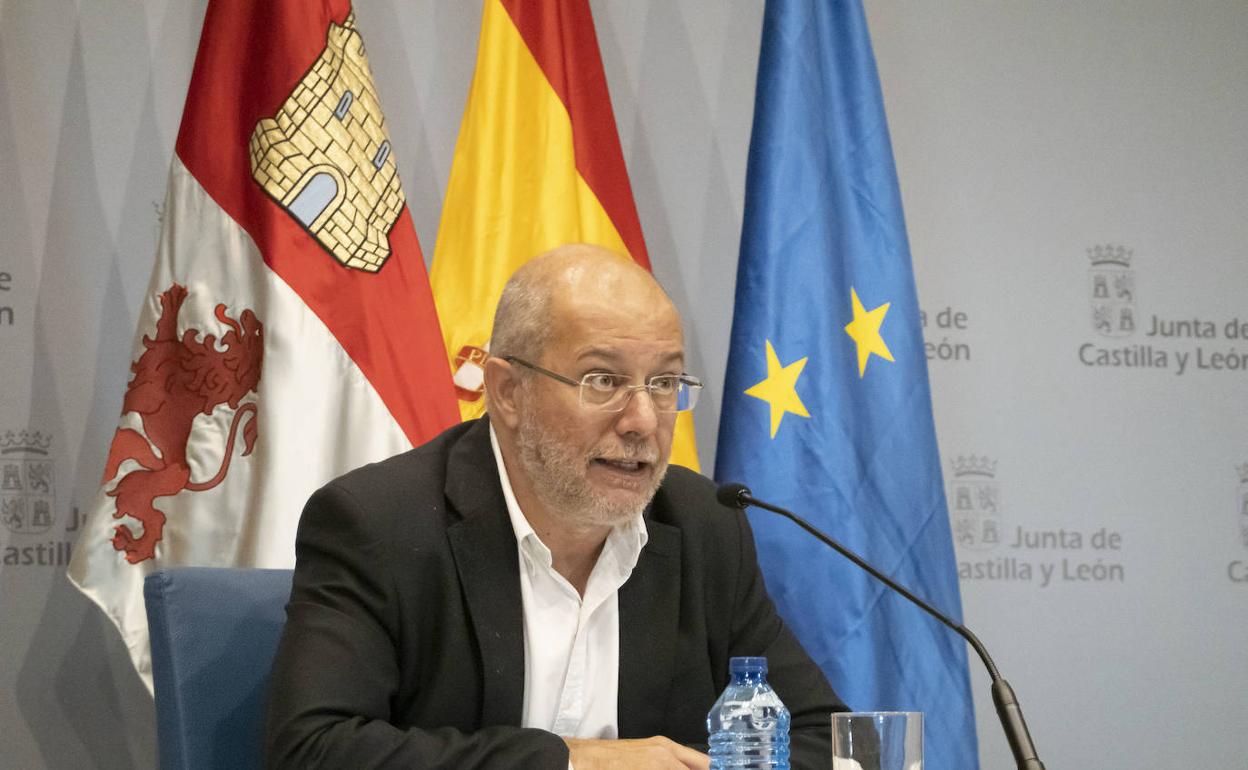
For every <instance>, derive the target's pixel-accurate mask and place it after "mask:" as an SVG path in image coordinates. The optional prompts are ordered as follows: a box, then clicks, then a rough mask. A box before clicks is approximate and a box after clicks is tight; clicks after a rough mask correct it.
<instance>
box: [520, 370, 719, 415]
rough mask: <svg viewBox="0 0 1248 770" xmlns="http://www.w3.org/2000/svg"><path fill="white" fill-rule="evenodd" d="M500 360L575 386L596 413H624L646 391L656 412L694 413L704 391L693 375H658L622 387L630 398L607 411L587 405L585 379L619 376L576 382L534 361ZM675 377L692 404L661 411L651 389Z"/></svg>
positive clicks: (592, 374) (579, 398)
mask: <svg viewBox="0 0 1248 770" xmlns="http://www.w3.org/2000/svg"><path fill="white" fill-rule="evenodd" d="M499 358H500V359H502V360H503V361H506V362H507V363H509V364H520V365H521V366H523V367H525V368H526V369H532V370H533V371H535V372H537V373H538V374H544V375H546V376H547V377H549V378H551V379H552V380H555V381H557V382H562V383H563V384H564V385H571V386H573V387H574V388H576V389H577V391H578V392H577V401H578V402H579V403H580V405H581V407H582V408H584V409H590V410H593V411H595V412H608V413H614V412H622V411H624V410H625V409H627V408H628V403H629V402H630V401H632V400H633V394H634V393H636V392H637V391H639V390H644V391H646V395H648V396H650V404H651V405H652V406H653V407H654V411H656V412H659V413H661V414H680V413H681V412H682V411H685V412H691V411H693V407H694V405H696V404H697V401H698V396H697V393H699V392H700V391H701V390H702V381H701V380H699V379H698V378H697V377H694V376H693V375H691V374H684V373H681V374H677V375H671V374H656V375H655V376H653V377H651V378H650V379H648V380H646V382H645V384H643V385H621V386H620V387H621V388H622V389H623V390H626V391H628V396H627V397H625V398H624V399H622V400H621V401H620V408H619V409H606V408H604V407H601V406H597V405H594V404H587V403H585V387H586V386H585V379H586V378H588V377H592V376H594V374H612V376H619V375H615V374H613V373H611V372H592V373H590V374H587V375H585V377H582V378H581V379H579V380H574V379H572V378H571V377H565V376H564V375H562V374H559V373H558V372H552V371H551V370H549V369H546V368H545V367H541V366H538V365H537V364H535V363H533V362H532V361H526V360H524V359H523V358H520V357H519V356H499ZM673 376H674V377H675V378H676V380H677V381H678V382H679V383H680V384H681V385H684V386H685V387H687V388H688V389H689V392H690V398H689V400H690V402H692V403H691V405H690V406H689V408H688V409H683V410H681V409H660V408H659V405H658V403H657V402H656V401H655V400H654V393H653V392H652V391H651V388H653V387H654V385H653V382H654V380H656V379H658V378H660V377H673Z"/></svg>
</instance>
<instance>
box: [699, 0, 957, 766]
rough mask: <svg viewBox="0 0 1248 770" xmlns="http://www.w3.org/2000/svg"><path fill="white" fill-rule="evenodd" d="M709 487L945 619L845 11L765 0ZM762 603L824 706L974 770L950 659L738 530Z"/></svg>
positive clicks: (899, 292)
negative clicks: (822, 534) (841, 550)
mask: <svg viewBox="0 0 1248 770" xmlns="http://www.w3.org/2000/svg"><path fill="white" fill-rule="evenodd" d="M715 475H716V477H717V478H718V479H719V480H720V481H721V482H728V481H740V482H742V483H744V484H747V485H748V486H750V487H751V488H752V489H753V491H754V494H755V496H757V497H759V498H760V499H765V500H768V501H771V502H775V503H777V504H779V505H782V506H785V507H787V508H790V509H792V510H794V511H795V512H797V513H798V514H800V515H803V516H806V517H807V518H809V519H810V520H811V521H812V522H813V523H814V524H815V525H816V526H819V527H821V528H823V529H825V530H827V531H829V532H830V533H831V534H832V535H833V537H836V538H837V539H839V540H841V541H842V542H843V543H845V544H846V545H847V546H848V547H850V548H851V549H853V550H855V551H857V552H858V553H860V554H862V555H863V556H864V557H866V558H867V559H868V560H870V561H872V562H874V563H875V564H877V565H879V566H880V567H881V568H882V569H884V570H885V571H886V572H888V573H889V574H890V575H891V576H892V577H893V578H895V579H896V580H898V581H900V582H901V583H902V584H903V585H906V586H908V587H910V588H911V589H913V590H914V591H916V592H917V593H918V594H920V595H921V596H924V597H926V598H927V599H928V600H929V601H930V602H931V603H933V604H934V605H936V606H937V607H938V608H940V609H941V610H943V611H945V612H946V613H948V614H950V615H952V616H953V617H955V618H959V617H960V616H961V600H960V598H959V594H958V580H957V572H956V564H955V561H954V553H953V541H952V538H951V536H950V530H949V517H948V513H947V511H946V508H945V499H944V491H943V485H942V481H941V474H940V460H939V456H938V454H937V449H936V435H935V428H934V426H933V423H932V410H931V394H930V390H929V388H928V382H927V364H926V359H925V355H924V346H923V336H922V329H921V323H920V318H919V306H918V299H917V297H916V294H915V288H914V275H913V272H912V270H911V266H910V250H909V245H908V244H907V242H906V231H905V224H904V221H903V218H902V210H901V197H900V194H899V192H898V189H897V174H896V171H895V169H894V166H893V157H892V150H891V148H890V145H889V138H888V128H887V126H886V124H885V119H884V107H883V103H882V100H881V96H880V86H879V77H878V75H877V74H876V69H875V60H874V57H873V55H872V52H871V43H870V39H869V37H868V34H867V26H866V19H865V18H864V15H863V11H862V8H861V6H860V4H859V2H858V0H769V1H768V3H767V8H766V12H765V17H764V22H763V42H762V51H761V54H760V60H759V66H758V85H757V97H756V101H755V107H754V128H753V134H752V136H751V139H750V157H749V169H748V174H747V182H746V199H745V221H744V229H743V232H742V235H741V259H740V263H739V265H738V272H737V297H736V310H735V317H734V318H733V324H732V346H731V351H730V354H729V357H728V371H727V377H726V385H725V392H724V402H723V417H722V421H721V424H720V430H719V451H718V457H717V462H716V468H715ZM750 516H751V522H752V524H753V527H754V532H755V536H756V538H757V540H758V545H759V558H760V560H761V562H762V565H763V571H764V573H765V575H766V578H767V587H768V589H769V590H770V592H771V595H772V597H773V598H774V599H775V601H776V603H777V605H778V606H779V608H780V612H781V614H782V615H783V616H784V617H785V619H786V620H787V622H788V623H789V625H790V626H791V627H793V629H794V630H795V632H796V633H797V635H798V637H799V638H800V639H801V640H802V642H803V644H804V645H805V646H806V649H807V650H808V651H809V652H810V653H811V655H812V656H813V657H814V658H815V660H816V662H817V663H818V664H819V665H820V666H821V667H822V668H823V670H824V671H825V672H826V673H827V675H828V678H829V679H830V680H831V682H832V684H833V686H834V687H836V688H837V691H838V693H839V694H840V695H841V697H842V698H843V699H844V700H845V701H846V702H847V703H848V704H849V705H850V706H851V707H852V708H855V709H858V710H917V711H922V712H924V716H925V721H926V741H927V747H926V748H927V750H926V755H927V756H926V759H927V764H926V766H927V767H929V768H934V770H942V769H944V768H947V769H948V770H967V768H976V767H978V754H977V748H976V740H975V718H974V712H973V707H972V702H971V694H970V686H969V683H968V680H967V668H966V647H965V645H964V643H963V641H962V640H961V639H960V638H959V637H957V636H956V635H954V634H953V633H951V632H950V631H949V630H948V629H946V628H945V627H944V626H942V625H940V624H939V623H937V622H936V621H935V620H933V619H931V618H930V617H928V616H927V615H925V614H924V613H923V612H922V611H921V610H919V609H918V608H916V607H914V606H912V605H911V604H909V603H908V602H906V601H905V600H904V599H902V598H900V597H898V596H894V595H892V594H891V593H889V592H888V590H887V589H885V588H884V587H883V586H882V585H880V584H878V583H876V582H875V581H874V580H873V579H872V578H870V577H869V576H867V575H866V574H864V573H862V572H860V571H859V570H858V568H857V567H854V566H853V565H852V564H850V563H849V562H848V561H846V560H845V559H842V558H841V557H840V556H837V555H836V554H834V553H831V552H829V551H827V550H826V549H825V548H824V546H823V545H821V544H819V543H818V542H817V541H815V540H813V539H812V538H811V537H809V536H808V535H806V534H805V533H803V532H802V531H800V530H799V529H798V528H797V527H795V526H793V525H792V524H790V523H788V522H787V521H785V520H783V519H779V518H776V517H774V516H773V515H772V514H769V513H765V512H759V511H754V512H751V514H750Z"/></svg>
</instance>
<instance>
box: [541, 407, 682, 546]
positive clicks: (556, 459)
mask: <svg viewBox="0 0 1248 770" xmlns="http://www.w3.org/2000/svg"><path fill="white" fill-rule="evenodd" d="M516 444H517V447H518V448H519V450H520V464H521V465H522V466H523V467H524V470H525V472H526V473H527V474H528V475H529V479H530V480H531V481H532V482H533V490H534V492H535V493H536V494H537V496H538V498H539V499H540V500H541V502H542V504H543V505H544V506H546V508H547V509H549V510H550V511H551V512H552V513H556V514H557V515H559V517H560V518H562V519H563V520H565V521H568V522H573V523H576V524H582V525H588V526H606V527H614V526H617V525H620V524H624V523H626V522H628V521H630V520H632V519H634V518H636V517H638V516H640V515H641V513H642V511H644V510H645V509H646V506H647V505H649V504H650V500H651V499H652V498H653V497H654V493H655V492H657V491H658V489H659V485H660V484H661V483H662V481H663V476H664V475H665V474H666V473H667V466H666V464H665V465H663V466H662V467H659V468H658V472H657V473H655V474H654V476H653V478H652V480H651V481H650V484H649V487H648V488H645V489H642V490H640V491H639V492H638V493H637V494H636V495H635V496H634V498H633V499H632V500H628V499H624V500H621V499H619V498H612V497H609V496H607V495H603V494H600V493H598V492H596V491H595V490H594V488H593V487H592V486H590V483H589V480H588V479H587V478H586V477H585V472H586V470H587V469H588V467H589V461H590V457H591V456H594V455H593V454H589V455H577V454H576V453H575V452H574V451H573V450H572V449H570V448H569V447H568V444H567V442H566V441H562V440H561V439H560V438H559V436H558V435H557V434H555V433H553V432H551V431H550V430H548V429H547V428H546V427H545V425H543V424H542V422H541V421H540V420H538V419H537V418H536V415H534V414H533V413H532V412H530V411H528V410H522V412H521V415H520V424H519V425H518V426H517V430H516ZM622 454H623V456H622V457H620V458H619V459H639V460H646V461H649V462H651V463H655V462H657V459H658V458H656V457H653V456H652V453H650V452H648V451H647V450H646V449H645V447H643V446H641V445H628V444H626V445H625V446H624V447H623V453H622Z"/></svg>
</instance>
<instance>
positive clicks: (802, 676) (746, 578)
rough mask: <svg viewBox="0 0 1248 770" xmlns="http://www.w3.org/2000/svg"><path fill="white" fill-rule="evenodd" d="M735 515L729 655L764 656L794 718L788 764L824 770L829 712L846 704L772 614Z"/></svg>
mask: <svg viewBox="0 0 1248 770" xmlns="http://www.w3.org/2000/svg"><path fill="white" fill-rule="evenodd" d="M735 514H736V520H737V530H738V535H739V537H738V542H739V543H740V554H739V562H738V564H739V568H738V572H737V575H738V580H737V587H736V596H735V600H734V605H735V611H734V612H733V613H732V618H733V622H732V627H731V635H732V643H731V650H732V652H731V653H730V654H731V655H733V656H736V655H764V656H766V657H767V669H768V671H767V681H768V682H770V683H771V686H772V687H773V688H774V689H775V690H776V693H777V694H778V695H779V696H780V700H782V701H783V702H784V705H785V706H787V707H788V709H789V713H790V715H791V716H792V720H793V721H792V724H791V726H790V728H789V746H790V749H791V752H792V757H791V764H792V766H793V768H794V769H795V770H798V769H799V768H800V769H802V770H805V769H806V768H810V769H811V770H814V769H815V768H817V769H818V770H823V769H824V768H826V767H828V764H829V763H830V762H831V761H832V760H831V757H832V726H831V714H832V712H833V711H848V710H849V708H848V707H847V706H846V705H845V704H844V703H842V702H841V700H840V698H838V697H837V695H836V693H835V692H834V691H833V689H832V687H831V685H829V684H828V680H827V677H825V676H824V674H823V671H821V670H820V669H819V667H818V666H817V665H815V662H814V661H812V660H811V659H810V656H809V655H807V654H806V650H804V649H803V648H802V645H801V643H800V642H798V640H797V637H796V636H794V635H793V632H792V631H790V630H789V628H788V626H786V625H785V623H784V621H783V620H782V619H781V618H780V615H779V614H778V613H777V612H776V608H775V605H774V604H772V602H771V597H770V596H768V594H767V588H766V586H765V584H764V582H763V574H762V571H761V570H760V569H759V566H758V556H757V553H756V551H755V547H754V536H753V534H752V531H751V529H750V525H749V521H748V520H747V519H746V517H745V514H744V513H742V512H741V511H736V512H735Z"/></svg>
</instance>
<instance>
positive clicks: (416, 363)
mask: <svg viewBox="0 0 1248 770" xmlns="http://www.w3.org/2000/svg"><path fill="white" fill-rule="evenodd" d="M350 12H351V6H350V3H349V2H346V1H345V0H324V2H321V3H314V4H299V3H277V2H258V3H250V2H248V3H221V2H215V3H210V4H209V8H208V18H206V19H205V22H204V30H205V33H204V35H203V37H202V39H201V40H200V47H199V52H198V54H197V55H196V59H195V68H194V72H193V74H192V76H191V84H190V88H189V91H188V94H187V101H186V108H185V110H184V112H183V117H182V126H181V130H180V131H179V134H178V141H177V154H178V157H179V158H180V159H181V160H182V163H183V164H184V165H185V166H186V167H187V169H189V170H190V172H191V173H192V174H194V175H195V177H196V179H197V180H198V181H199V183H200V184H201V185H202V186H203V188H204V189H205V190H206V191H207V193H208V194H209V195H210V196H211V197H212V198H213V200H214V201H216V203H217V204H218V205H219V206H221V208H222V209H223V210H224V211H225V212H226V213H227V214H228V215H229V216H230V217H231V218H233V219H234V220H235V221H236V222H238V224H239V225H240V226H241V227H242V228H243V229H244V230H246V231H247V233H248V234H249V235H250V236H251V237H252V239H253V240H254V241H255V243H256V246H257V247H258V248H259V250H260V252H261V254H262V255H263V256H264V261H265V263H266V264H267V265H268V266H269V267H270V268H271V269H272V270H273V271H274V272H276V273H277V275H278V276H280V277H281V278H282V279H283V280H284V281H286V283H287V284H289V285H290V287H291V288H292V289H294V290H295V292H296V293H298V295H299V296H300V297H301V298H302V299H303V301H304V302H305V303H307V305H308V306H309V308H311V310H312V311H313V312H314V313H316V315H317V316H318V317H319V318H320V319H321V320H322V321H323V322H324V323H325V325H326V326H327V327H328V328H329V330H330V331H331V333H333V335H334V336H335V338H336V339H337V340H338V341H339V343H340V344H341V345H342V347H343V349H344V350H345V351H346V352H347V355H349V356H350V357H351V359H352V360H353V361H354V362H355V363H356V365H357V366H359V368H360V370H361V371H362V372H363V373H364V375H365V376H366V377H367V378H368V380H369V382H370V383H371V384H372V385H373V387H374V388H375V389H376V391H377V393H378V395H379V396H380V397H381V399H382V401H383V402H384V403H385V404H386V406H387V408H388V409H389V410H390V412H391V414H392V415H393V416H394V418H395V420H396V421H397V422H398V424H399V425H400V427H401V428H402V429H403V431H404V433H405V434H406V435H407V437H408V438H409V440H411V441H412V443H413V444H419V443H422V442H423V441H425V440H427V439H428V438H430V437H432V436H434V435H436V434H437V433H438V432H439V431H441V430H442V429H443V428H445V427H447V426H448V425H452V424H454V423H456V422H458V421H459V414H458V410H457V408H456V402H455V395H454V391H453V388H452V385H451V380H450V371H449V365H448V363H447V356H446V353H445V347H444V345H443V342H442V337H441V334H440V332H439V327H438V321H437V314H436V311H435V309H434V304H433V297H432V295H431V293H430V291H429V285H428V279H427V276H426V272H425V263H424V259H423V257H422V256H421V252H420V244H419V241H418V239H417V237H416V231H415V228H414V227H413V225H412V221H411V217H410V215H409V212H408V211H407V209H406V207H404V209H403V211H402V212H401V213H400V215H399V217H398V219H397V220H396V221H395V223H394V226H393V228H392V229H391V231H390V235H389V238H390V246H391V254H390V257H389V259H388V260H387V261H386V263H385V265H384V266H383V267H382V268H381V270H380V272H378V273H366V272H362V271H359V270H353V269H349V268H346V267H343V266H341V265H340V264H339V263H338V262H337V261H336V260H335V259H334V258H333V257H332V256H330V255H329V253H328V252H326V251H325V250H324V249H323V248H322V247H321V246H320V244H319V243H317V241H316V239H315V238H314V237H313V236H312V235H310V234H309V233H308V232H307V231H306V230H304V229H303V227H302V226H301V225H300V224H299V223H298V222H297V221H296V220H295V219H294V218H293V217H292V216H291V215H290V214H289V213H287V211H286V210H284V209H283V208H282V207H281V206H279V205H278V204H277V203H275V202H274V201H273V200H272V199H271V198H270V197H269V196H268V195H267V194H266V193H265V191H264V190H263V189H262V188H261V187H260V185H259V184H258V183H257V182H256V181H255V180H254V179H253V178H252V175H251V165H250V156H249V150H248V143H249V141H250V138H251V134H252V131H253V130H254V129H255V127H256V124H257V122H259V120H260V119H261V118H265V117H272V116H273V115H274V114H275V113H276V112H277V111H278V109H279V108H280V107H281V105H282V104H283V103H284V102H285V101H286V99H287V97H289V96H290V93H291V91H292V90H293V89H294V88H295V86H296V84H298V83H299V81H300V80H301V79H302V78H303V77H304V75H305V74H306V73H307V72H308V69H309V67H310V66H311V65H312V63H313V62H315V61H316V59H317V57H318V56H320V54H321V51H322V50H323V49H324V47H325V40H326V30H327V27H328V22H329V21H330V20H332V21H334V22H336V23H338V24H342V23H343V22H345V20H346V18H347V16H348V15H349V14H350ZM257 36H261V37H263V39H262V40H257V39H255V38H256V37H257ZM240 60H241V61H240ZM247 73H254V77H251V78H248V77H246V75H247ZM309 387H315V383H309Z"/></svg>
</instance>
